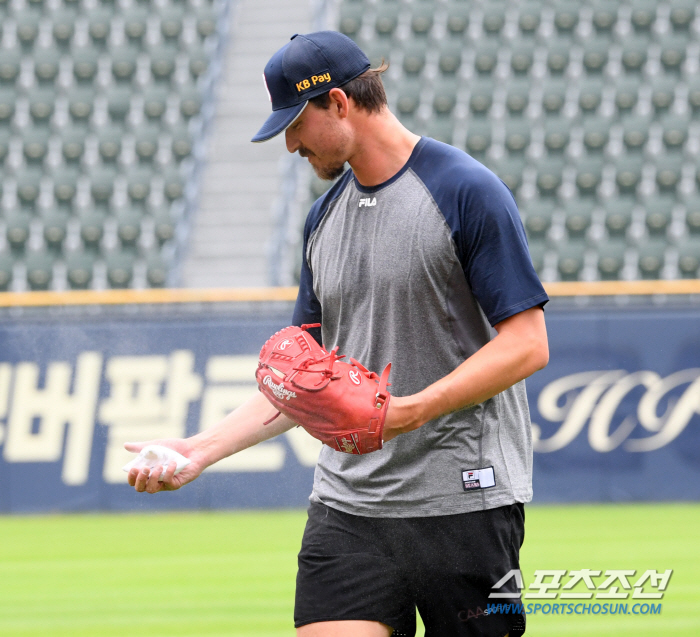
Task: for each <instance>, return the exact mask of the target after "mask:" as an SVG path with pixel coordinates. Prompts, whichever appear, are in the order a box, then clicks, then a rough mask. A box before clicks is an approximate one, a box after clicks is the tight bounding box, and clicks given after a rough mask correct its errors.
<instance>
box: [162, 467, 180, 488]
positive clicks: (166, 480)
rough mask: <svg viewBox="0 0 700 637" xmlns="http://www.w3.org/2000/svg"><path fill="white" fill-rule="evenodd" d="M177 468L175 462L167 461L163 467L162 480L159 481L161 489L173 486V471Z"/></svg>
mask: <svg viewBox="0 0 700 637" xmlns="http://www.w3.org/2000/svg"><path fill="white" fill-rule="evenodd" d="M176 469H177V462H169V463H168V464H167V465H166V469H165V475H164V476H163V480H162V481H161V484H162V487H163V489H172V488H173V484H172V482H173V476H174V475H175V471H176Z"/></svg>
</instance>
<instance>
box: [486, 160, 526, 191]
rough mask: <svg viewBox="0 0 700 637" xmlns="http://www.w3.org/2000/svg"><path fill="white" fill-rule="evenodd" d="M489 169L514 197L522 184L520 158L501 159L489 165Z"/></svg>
mask: <svg viewBox="0 0 700 637" xmlns="http://www.w3.org/2000/svg"><path fill="white" fill-rule="evenodd" d="M489 168H490V169H491V170H492V171H493V172H494V173H496V175H498V177H500V179H501V181H503V183H504V184H505V185H506V186H508V188H509V189H510V191H511V192H512V193H513V194H514V195H515V194H517V192H518V190H519V189H520V186H521V185H522V183H523V170H525V160H524V159H522V158H520V157H509V158H508V159H501V160H499V161H497V162H493V163H489Z"/></svg>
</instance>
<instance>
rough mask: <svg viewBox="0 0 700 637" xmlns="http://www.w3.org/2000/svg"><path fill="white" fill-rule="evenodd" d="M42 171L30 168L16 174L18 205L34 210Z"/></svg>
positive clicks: (39, 190)
mask: <svg viewBox="0 0 700 637" xmlns="http://www.w3.org/2000/svg"><path fill="white" fill-rule="evenodd" d="M41 177H42V171H41V170H40V169H39V168H36V167H30V168H27V169H24V170H22V171H21V172H19V173H18V174H17V200H18V202H19V204H20V205H21V206H22V207H24V208H26V209H28V210H31V209H33V208H34V206H35V204H36V202H37V200H38V199H39V194H40V192H41Z"/></svg>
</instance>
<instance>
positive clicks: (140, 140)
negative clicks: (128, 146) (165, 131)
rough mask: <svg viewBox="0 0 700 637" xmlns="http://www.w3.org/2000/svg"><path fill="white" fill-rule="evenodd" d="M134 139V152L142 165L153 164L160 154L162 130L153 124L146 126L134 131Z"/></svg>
mask: <svg viewBox="0 0 700 637" xmlns="http://www.w3.org/2000/svg"><path fill="white" fill-rule="evenodd" d="M134 137H135V139H136V143H135V144H134V150H135V151H136V156H137V157H138V159H139V160H140V161H141V162H142V163H150V162H152V161H153V160H154V158H155V156H156V153H157V152H158V139H159V137H160V129H159V128H158V127H157V126H154V125H152V124H145V125H143V126H139V127H138V128H137V129H135V130H134Z"/></svg>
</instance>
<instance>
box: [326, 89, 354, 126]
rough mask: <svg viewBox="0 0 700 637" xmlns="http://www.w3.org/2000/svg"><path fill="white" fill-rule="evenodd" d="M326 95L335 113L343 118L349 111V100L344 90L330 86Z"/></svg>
mask: <svg viewBox="0 0 700 637" xmlns="http://www.w3.org/2000/svg"><path fill="white" fill-rule="evenodd" d="M328 97H329V98H330V100H331V106H330V107H331V109H332V110H333V112H334V113H337V114H338V116H339V117H340V118H341V119H345V118H346V117H347V116H348V114H349V112H350V101H349V100H348V96H347V95H346V94H345V91H343V90H342V89H339V88H332V89H331V90H330V91H329V92H328Z"/></svg>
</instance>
